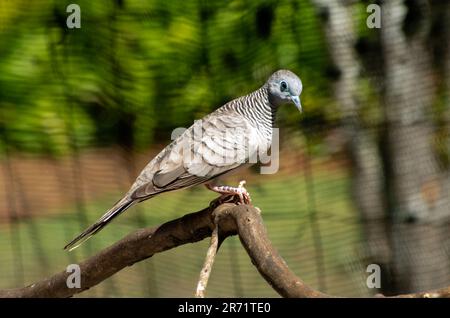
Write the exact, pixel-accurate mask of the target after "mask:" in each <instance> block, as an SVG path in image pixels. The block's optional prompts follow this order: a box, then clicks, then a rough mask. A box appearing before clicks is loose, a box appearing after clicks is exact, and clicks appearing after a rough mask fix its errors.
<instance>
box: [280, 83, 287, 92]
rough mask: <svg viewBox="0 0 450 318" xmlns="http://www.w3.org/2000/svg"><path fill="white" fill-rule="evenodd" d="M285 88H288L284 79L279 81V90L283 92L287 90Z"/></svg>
mask: <svg viewBox="0 0 450 318" xmlns="http://www.w3.org/2000/svg"><path fill="white" fill-rule="evenodd" d="M287 88H288V84H287V83H286V82H285V81H282V82H281V83H280V90H281V91H282V92H285V91H286V90H287Z"/></svg>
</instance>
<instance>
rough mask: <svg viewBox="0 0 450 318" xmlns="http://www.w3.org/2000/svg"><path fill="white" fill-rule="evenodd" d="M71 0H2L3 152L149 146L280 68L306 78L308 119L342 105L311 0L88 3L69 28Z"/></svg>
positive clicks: (0, 118)
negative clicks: (335, 96) (334, 98)
mask: <svg viewBox="0 0 450 318" xmlns="http://www.w3.org/2000/svg"><path fill="white" fill-rule="evenodd" d="M71 2H73V1H33V2H30V1H20V0H19V1H7V0H2V1H1V2H0V130H1V132H2V134H1V136H2V138H1V143H2V145H3V146H2V149H4V145H5V144H8V145H9V146H11V147H12V148H13V149H14V150H20V151H26V152H38V153H48V154H54V155H58V154H65V153H67V152H68V151H70V149H72V148H73V147H77V148H82V147H86V146H102V145H110V144H120V145H122V146H126V147H131V146H132V147H136V148H137V149H139V148H143V147H148V146H149V145H150V144H151V143H153V142H155V140H158V137H160V136H161V135H162V136H164V140H167V136H168V132H170V131H171V130H172V129H173V128H175V127H179V126H187V125H190V124H191V123H192V121H193V120H194V119H196V118H199V117H201V116H203V115H205V114H207V113H208V112H210V111H211V110H213V109H215V108H217V107H218V106H220V105H222V104H223V103H225V102H226V101H228V100H230V99H233V98H236V97H238V96H240V95H243V94H246V93H248V92H250V91H251V90H253V89H255V88H257V87H258V86H260V85H261V84H262V83H263V82H264V81H265V80H266V78H267V76H268V75H270V73H271V72H272V71H274V70H276V69H278V68H289V69H292V70H293V71H294V72H296V73H298V74H300V75H301V77H302V79H303V81H304V83H305V84H304V86H305V90H304V94H303V96H302V97H303V104H304V105H305V107H306V109H307V110H308V111H307V112H306V114H307V115H306V116H311V117H310V118H322V117H323V115H324V114H325V115H326V112H327V108H325V107H323V106H324V105H331V104H332V103H331V102H330V95H331V93H330V89H329V79H327V77H326V76H325V75H326V73H327V67H328V66H327V65H328V58H327V53H326V44H325V43H324V39H323V35H322V31H321V27H320V21H319V20H318V19H319V18H318V16H317V14H316V12H315V10H314V8H313V7H312V6H311V4H310V3H309V1H306V0H298V1H259V2H250V1H244V0H235V1H204V0H198V1H156V0H153V1H140V0H116V1H82V0H79V1H77V2H76V3H77V4H78V5H79V6H80V8H81V29H68V28H67V26H66V19H67V17H68V15H69V13H66V7H67V5H68V4H70V3H71ZM328 108H329V107H328ZM290 113H291V112H282V114H281V117H282V120H284V121H285V122H286V123H287V125H291V126H296V125H297V124H298V120H299V117H298V116H296V117H294V116H289V115H288V114H290ZM318 113H319V114H318ZM329 113H330V112H329ZM321 114H322V115H321ZM314 116H315V117H314ZM307 119H308V118H307ZM307 119H306V122H308V121H307Z"/></svg>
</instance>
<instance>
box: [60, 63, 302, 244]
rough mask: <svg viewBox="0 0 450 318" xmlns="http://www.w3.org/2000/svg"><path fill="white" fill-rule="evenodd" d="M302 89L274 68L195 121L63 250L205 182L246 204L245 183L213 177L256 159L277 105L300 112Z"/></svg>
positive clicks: (268, 139) (263, 148)
mask: <svg viewBox="0 0 450 318" xmlns="http://www.w3.org/2000/svg"><path fill="white" fill-rule="evenodd" d="M302 89H303V85H302V82H301V80H300V78H299V77H298V76H297V75H295V74H294V73H293V72H291V71H289V70H278V71H276V72H275V73H273V74H272V75H271V76H270V77H269V78H268V80H267V81H266V83H264V85H263V86H261V87H260V88H259V89H257V90H255V91H254V92H252V93H250V94H248V95H245V96H242V97H239V98H236V99H234V100H232V101H230V102H228V103H226V104H225V105H223V106H221V107H220V108H218V109H216V110H215V111H213V112H212V113H210V114H208V115H206V116H205V117H204V118H202V119H200V120H197V121H195V122H194V124H193V125H192V126H190V127H189V128H187V129H186V130H185V131H184V132H183V133H182V134H181V135H179V136H178V137H177V138H176V139H175V140H173V141H172V143H170V144H169V145H168V146H167V147H165V148H164V149H163V150H162V151H161V152H160V153H159V154H158V155H156V157H154V158H153V159H152V160H151V161H150V162H149V163H148V164H147V166H145V168H144V169H143V170H142V171H141V173H140V174H139V176H138V177H137V178H136V180H135V182H134V183H133V184H132V185H131V187H130V189H129V190H128V192H127V193H126V194H125V195H124V196H123V197H122V198H121V199H120V200H119V201H117V202H116V204H114V206H113V207H112V208H111V209H109V210H108V211H107V212H106V213H105V214H104V215H103V216H102V217H101V218H100V219H99V220H98V221H97V222H95V223H94V224H93V225H91V226H90V227H88V228H87V229H86V230H85V231H83V232H82V233H81V234H79V235H78V236H77V237H75V238H74V239H73V240H72V241H71V242H70V243H69V244H67V245H66V246H65V247H64V249H68V250H73V249H75V248H76V247H78V246H79V245H81V244H82V243H83V242H85V241H86V240H87V239H89V238H90V237H92V236H93V235H94V234H96V233H98V232H99V231H100V230H101V229H103V228H104V227H105V226H106V225H107V224H108V223H110V222H111V221H112V220H113V219H114V218H116V217H117V216H118V215H120V214H121V213H123V212H124V211H126V210H127V209H129V208H130V207H131V206H133V205H134V204H137V203H140V202H142V201H145V200H148V199H150V198H153V197H155V196H156V195H159V194H161V193H164V192H169V191H174V190H180V189H185V188H188V187H192V186H196V185H200V184H205V185H206V187H207V188H208V189H210V190H212V191H215V192H218V193H220V194H221V195H222V196H221V198H222V197H225V196H230V195H233V196H236V195H237V196H238V198H239V202H240V203H243V204H248V203H250V194H249V193H248V192H247V190H246V189H245V187H244V184H245V181H241V183H240V184H239V186H238V187H231V186H218V185H215V183H214V180H215V179H216V178H218V177H220V176H223V175H225V174H229V173H232V172H235V171H236V170H237V169H239V168H242V167H246V166H250V165H251V164H254V163H256V162H257V160H250V159H251V158H253V159H254V158H258V154H260V153H264V152H267V151H268V150H269V148H270V146H271V144H272V135H273V128H274V124H275V116H276V113H277V109H278V108H279V107H280V106H281V105H283V104H288V103H293V104H294V105H295V106H296V107H297V108H298V109H299V111H300V112H302V105H301V103H300V94H301V92H302Z"/></svg>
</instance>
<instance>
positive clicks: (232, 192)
mask: <svg viewBox="0 0 450 318" xmlns="http://www.w3.org/2000/svg"><path fill="white" fill-rule="evenodd" d="M244 184H245V180H243V181H241V182H239V185H238V186H237V187H230V186H212V185H210V184H206V187H207V188H208V189H209V190H211V191H214V192H217V193H220V194H221V196H220V198H218V201H219V204H221V203H225V202H232V201H234V199H235V198H236V197H238V199H239V200H238V204H250V203H251V202H252V200H251V198H250V193H248V191H247V189H246V188H245V187H244Z"/></svg>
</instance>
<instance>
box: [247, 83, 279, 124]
mask: <svg viewBox="0 0 450 318" xmlns="http://www.w3.org/2000/svg"><path fill="white" fill-rule="evenodd" d="M242 99H243V103H241V107H240V108H241V109H240V111H241V113H242V115H244V116H245V117H247V119H248V120H249V121H250V122H251V123H252V124H254V125H255V126H256V127H258V128H261V129H270V130H271V129H272V128H273V126H274V124H275V116H276V111H277V108H276V107H275V106H273V105H272V104H271V103H270V100H269V91H268V87H267V85H264V86H262V87H260V88H259V89H257V90H256V91H254V92H252V93H250V94H248V95H246V96H243V97H242Z"/></svg>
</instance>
